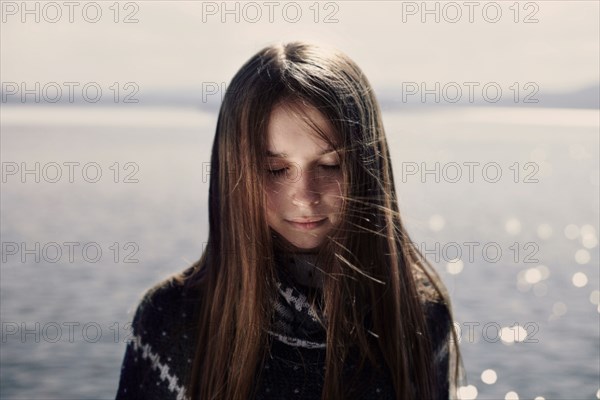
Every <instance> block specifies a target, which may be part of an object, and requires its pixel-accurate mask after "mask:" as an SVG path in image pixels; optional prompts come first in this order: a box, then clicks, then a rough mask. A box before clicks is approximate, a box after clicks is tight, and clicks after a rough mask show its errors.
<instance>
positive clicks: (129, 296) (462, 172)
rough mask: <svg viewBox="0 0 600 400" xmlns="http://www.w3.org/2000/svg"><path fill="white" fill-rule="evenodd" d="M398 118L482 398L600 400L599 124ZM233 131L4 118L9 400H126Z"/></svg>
mask: <svg viewBox="0 0 600 400" xmlns="http://www.w3.org/2000/svg"><path fill="white" fill-rule="evenodd" d="M383 118H384V124H385V127H386V132H387V137H388V143H389V145H390V148H391V151H392V162H393V165H394V178H395V181H396V189H397V191H398V196H399V201H400V210H401V212H402V213H403V219H404V221H405V223H406V225H407V227H408V230H409V232H410V234H411V237H412V239H413V241H415V242H416V243H418V244H419V246H421V248H422V250H423V251H425V253H427V255H428V258H429V259H430V260H431V261H432V262H433V263H434V265H436V267H437V268H438V271H440V274H441V275H442V278H443V279H444V281H445V283H446V285H447V286H448V288H449V290H450V293H451V295H452V300H453V307H454V312H455V317H456V320H457V323H458V327H457V329H458V328H460V332H461V350H462V352H463V357H464V364H465V367H466V370H467V377H468V384H469V385H471V386H469V387H468V389H466V390H465V392H464V394H465V397H469V396H470V397H471V398H472V397H474V395H475V390H476V392H477V394H476V398H478V399H504V398H505V396H507V393H509V396H514V394H516V395H517V396H518V398H520V399H533V398H535V397H536V396H542V397H544V398H545V399H570V400H573V399H594V398H599V396H600V393H598V390H599V375H600V366H599V363H600V350H599V345H598V343H599V338H600V333H599V316H600V314H599V306H598V297H599V292H598V289H599V250H598V249H599V248H598V231H599V226H598V217H599V216H598V210H599V196H598V191H599V188H598V180H599V175H598V171H599V154H598V152H599V135H598V133H599V113H598V110H567V109H564V110H563V109H543V108H536V109H521V108H456V109H450V108H444V109H438V110H426V111H425V110H411V111H405V112H397V111H385V112H384V115H383ZM215 127H216V114H212V113H203V112H201V111H197V110H193V109H175V108H173V109H169V108H156V109H150V108H135V109H126V108H124V109H112V108H100V109H89V108H75V107H71V108H68V107H28V108H22V107H18V106H15V107H8V106H7V107H3V110H2V126H1V146H2V149H1V157H2V172H3V177H2V192H1V209H0V216H1V221H2V223H1V229H0V233H1V235H2V264H1V271H0V272H1V279H0V288H1V294H0V300H1V322H2V341H1V346H2V351H1V355H0V361H1V369H0V397H1V398H2V399H112V398H114V396H115V393H116V388H117V384H118V379H119V370H120V365H121V361H122V357H123V354H124V351H125V341H126V340H127V336H128V333H129V330H128V326H127V323H128V322H129V321H130V320H131V318H132V312H133V310H134V309H135V306H136V305H137V302H138V301H139V298H140V296H141V295H142V294H143V292H144V291H145V290H146V289H147V288H149V287H150V286H151V285H153V284H154V283H156V282H158V281H159V280H161V279H163V278H164V277H166V276H167V275H169V274H171V273H174V272H177V271H180V270H182V269H184V268H185V267H186V266H188V265H189V264H190V263H191V262H193V261H195V260H196V259H197V258H198V257H199V256H200V255H201V253H202V248H203V246H204V243H205V242H206V239H207V232H208V207H207V198H208V171H209V169H208V165H209V161H210V150H211V146H212V139H213V135H214V130H215ZM36 163H39V164H38V168H39V173H36V172H35V169H36ZM23 169H27V170H29V171H33V172H29V173H23ZM36 174H37V176H36ZM36 179H38V180H39V182H36ZM70 180H72V182H70ZM36 246H37V247H36ZM70 250H72V251H70ZM36 258H37V259H36ZM132 261H133V262H132ZM136 261H137V262H136ZM499 330H500V331H501V335H499V334H498V331H499ZM515 339H516V341H515ZM488 370H492V371H493V372H491V371H488ZM484 371H486V372H485V373H484ZM494 376H495V377H496V378H495V379H494ZM486 382H487V383H486ZM510 392H514V393H510Z"/></svg>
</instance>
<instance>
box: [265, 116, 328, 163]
mask: <svg viewBox="0 0 600 400" xmlns="http://www.w3.org/2000/svg"><path fill="white" fill-rule="evenodd" d="M318 131H320V132H322V133H324V134H325V135H326V136H327V137H328V138H329V140H331V141H333V142H335V140H334V139H335V136H334V129H333V126H332V125H331V123H330V122H329V121H328V120H327V117H326V116H325V115H324V114H323V113H321V112H320V111H319V110H317V109H316V108H315V107H313V106H310V105H300V104H294V105H286V106H282V105H278V106H276V107H275V108H274V109H273V111H272V112H271V116H270V119H269V125H268V129H267V136H268V137H267V155H268V156H279V157H283V158H294V157H297V158H304V157H315V156H320V155H322V154H326V153H330V152H332V151H333V149H332V148H331V147H330V145H329V143H328V142H326V141H325V140H323V138H322V137H320V136H319V132H318Z"/></svg>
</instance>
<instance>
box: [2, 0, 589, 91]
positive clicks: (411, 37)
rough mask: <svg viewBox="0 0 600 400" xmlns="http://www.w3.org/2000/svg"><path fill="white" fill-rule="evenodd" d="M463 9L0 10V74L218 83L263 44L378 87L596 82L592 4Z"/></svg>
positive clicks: (153, 86)
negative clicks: (349, 68) (324, 54)
mask: <svg viewBox="0 0 600 400" xmlns="http://www.w3.org/2000/svg"><path fill="white" fill-rule="evenodd" d="M468 3H469V2H463V1H459V2H436V1H429V2H427V3H423V2H420V1H419V2H407V1H369V2H366V1H341V2H327V1H323V2H319V3H317V2H313V1H308V2H302V1H300V2H278V1H273V2H269V1H265V2H227V3H223V2H191V1H135V2H126V1H123V2H119V3H115V2H113V1H98V2H87V1H83V2H75V6H73V7H72V8H69V6H66V5H64V2H53V5H48V3H44V2H26V3H22V2H20V1H18V2H16V1H3V2H2V3H1V4H2V5H1V8H2V24H1V31H0V33H1V39H0V44H1V46H0V49H1V50H0V51H1V62H0V74H1V79H2V82H3V83H5V82H17V83H19V84H20V83H22V82H26V84H27V85H32V84H33V83H34V82H40V83H41V85H42V86H43V85H44V83H47V82H57V83H59V84H61V85H62V83H63V82H78V83H81V84H82V85H83V84H85V83H86V82H99V83H101V84H102V85H106V86H110V83H111V82H119V85H120V86H121V87H123V84H124V83H126V82H135V83H136V85H137V87H139V89H140V90H162V89H173V88H198V87H201V86H202V84H203V83H207V82H214V83H219V84H220V83H225V82H229V81H230V80H231V78H232V77H233V75H234V74H235V72H236V71H237V70H238V69H239V68H240V67H241V65H242V64H243V63H244V62H245V61H246V60H247V59H248V58H250V57H251V56H252V55H253V54H254V53H255V52H256V51H258V50H259V49H261V48H262V47H264V46H266V45H268V44H272V43H275V42H286V41H292V40H307V41H313V42H317V43H321V44H325V45H329V46H334V47H337V48H339V49H340V50H342V51H344V52H345V53H346V54H348V55H349V56H350V57H351V58H353V59H354V60H355V61H356V62H357V63H358V65H359V66H360V67H361V68H362V69H363V71H364V72H365V73H366V75H367V77H368V78H369V80H370V82H371V83H372V84H373V85H374V86H375V87H376V88H378V89H379V90H383V89H386V88H397V87H399V86H401V85H402V83H404V82H417V83H420V82H428V83H429V84H431V85H433V84H434V83H435V82H441V84H442V85H443V84H445V83H448V82H457V83H459V84H462V83H463V82H480V83H481V84H485V83H486V82H498V83H499V84H501V85H502V87H504V88H508V87H509V86H510V85H511V84H512V83H514V82H518V83H519V84H520V85H521V86H522V85H523V84H525V83H527V82H535V83H536V84H537V85H538V86H539V88H540V90H542V91H573V90H577V89H580V88H583V87H587V86H590V85H594V84H597V83H598V81H599V72H598V71H599V70H600V65H599V60H600V55H599V54H600V53H599V37H600V33H599V14H600V8H599V2H597V1H535V2H519V3H517V2H513V1H498V2H477V1H475V2H471V3H470V4H472V6H469V5H468ZM23 4H25V8H26V9H24V8H23V6H22V5H23ZM36 4H37V5H36ZM424 7H425V8H427V9H428V10H430V11H432V12H430V13H426V12H425V11H426V10H425V9H424ZM226 9H227V10H229V11H230V12H229V13H227V12H226V11H227V10H226ZM117 10H118V13H117ZM28 11H29V12H28ZM98 12H100V14H98ZM498 12H499V13H500V14H499V13H498ZM436 17H437V18H438V21H436ZM36 18H38V21H36ZM236 18H237V19H238V21H237V22H236ZM270 18H271V19H272V21H270V20H269V19H270ZM70 19H71V20H72V22H70ZM422 19H425V21H424V22H423V20H422ZM115 20H116V21H117V22H115ZM125 20H128V21H129V22H128V23H126V22H125ZM515 20H516V22H515ZM53 21H54V22H53ZM94 21H96V22H94ZM136 21H137V22H136ZM526 21H527V22H526Z"/></svg>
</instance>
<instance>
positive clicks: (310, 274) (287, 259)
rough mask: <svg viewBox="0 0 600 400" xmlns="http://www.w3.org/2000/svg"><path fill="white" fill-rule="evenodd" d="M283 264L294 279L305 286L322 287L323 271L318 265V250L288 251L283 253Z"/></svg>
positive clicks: (281, 266)
mask: <svg viewBox="0 0 600 400" xmlns="http://www.w3.org/2000/svg"><path fill="white" fill-rule="evenodd" d="M281 260H282V262H281V265H279V266H278V267H280V268H284V269H285V270H286V271H287V272H289V274H290V275H291V276H292V277H293V279H294V280H295V281H296V282H297V283H299V284H301V285H304V286H308V287H312V288H322V287H323V278H322V272H321V271H320V269H319V266H318V265H317V252H307V251H303V252H288V253H285V254H283V257H282V258H281Z"/></svg>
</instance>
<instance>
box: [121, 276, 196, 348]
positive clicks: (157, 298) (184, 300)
mask: <svg viewBox="0 0 600 400" xmlns="http://www.w3.org/2000/svg"><path fill="white" fill-rule="evenodd" d="M191 273H192V268H187V269H186V270H184V271H182V272H179V273H176V274H172V275H170V276H168V277H166V278H164V279H162V280H161V281H159V282H157V283H155V284H154V285H153V286H152V287H150V288H149V289H147V290H146V291H145V292H144V293H143V295H142V296H141V299H140V300H139V302H138V304H137V307H136V310H135V314H134V316H133V320H132V329H133V332H132V333H133V336H135V337H137V338H138V339H141V340H143V341H144V342H159V341H160V340H161V338H168V337H169V336H172V335H173V334H174V332H175V330H176V329H179V328H183V327H184V326H185V324H186V323H191V322H192V320H191V317H192V314H193V313H194V310H195V307H196V306H197V305H198V302H199V299H198V296H197V293H196V292H195V291H191V290H190V289H188V288H187V286H186V285H185V278H186V277H188V276H190V274H191Z"/></svg>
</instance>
